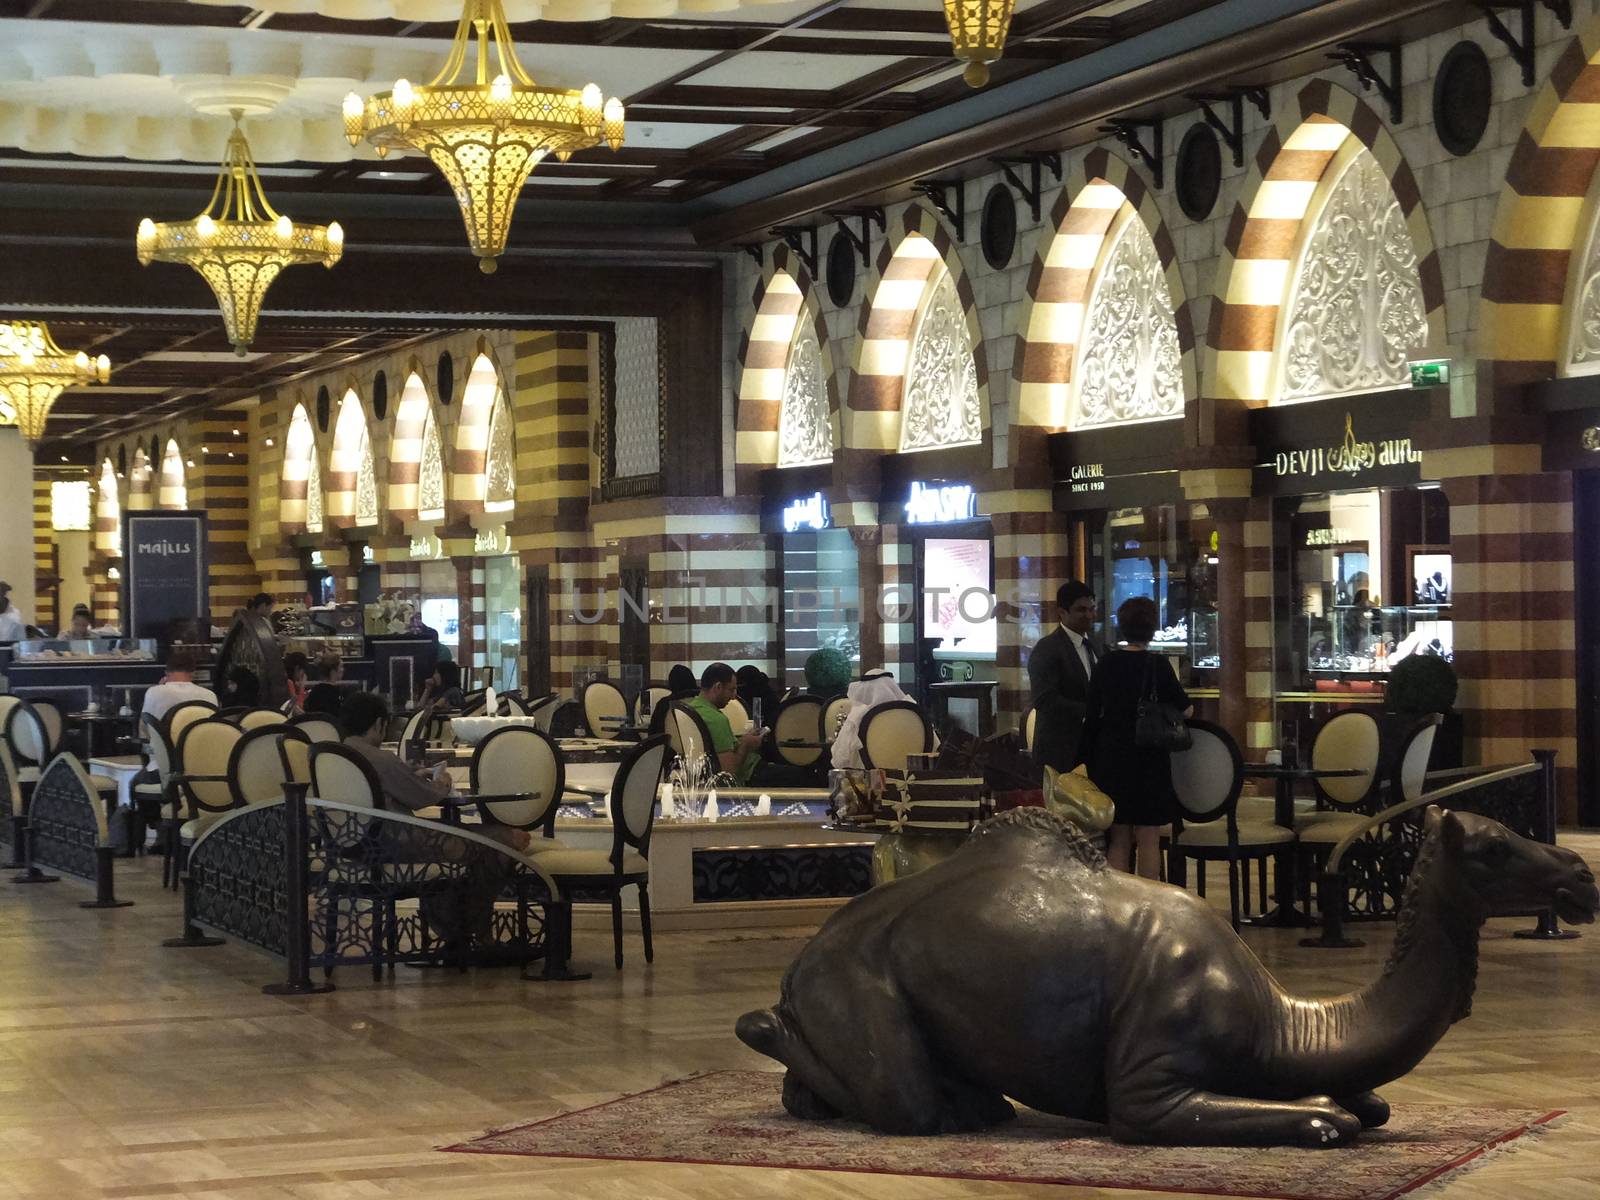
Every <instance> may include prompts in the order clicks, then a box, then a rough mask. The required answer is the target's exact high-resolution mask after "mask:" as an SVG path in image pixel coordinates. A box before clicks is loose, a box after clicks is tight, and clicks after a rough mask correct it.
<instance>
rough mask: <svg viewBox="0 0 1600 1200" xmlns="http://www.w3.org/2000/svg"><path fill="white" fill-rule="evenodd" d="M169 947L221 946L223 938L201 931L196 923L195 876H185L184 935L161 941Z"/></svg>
mask: <svg viewBox="0 0 1600 1200" xmlns="http://www.w3.org/2000/svg"><path fill="white" fill-rule="evenodd" d="M161 944H162V945H163V946H166V947H168V948H169V949H174V950H181V949H184V948H186V947H189V946H220V945H222V939H221V938H219V937H208V936H207V935H206V934H203V933H201V932H200V927H199V926H198V925H196V924H195V923H194V877H193V876H192V875H188V874H185V875H184V877H183V936H182V937H175V938H168V939H167V940H166V941H164V942H162V943H161Z"/></svg>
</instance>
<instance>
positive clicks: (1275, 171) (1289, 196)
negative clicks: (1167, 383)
mask: <svg viewBox="0 0 1600 1200" xmlns="http://www.w3.org/2000/svg"><path fill="white" fill-rule="evenodd" d="M1341 131H1343V132H1341ZM1349 136H1353V137H1355V138H1357V139H1358V140H1359V141H1360V142H1361V144H1362V145H1363V146H1365V147H1366V148H1367V149H1368V150H1370V151H1371V152H1372V154H1373V157H1374V158H1376V159H1377V161H1378V164H1379V166H1380V167H1382V169H1383V172H1384V174H1385V176H1386V177H1387V178H1388V180H1389V185H1390V187H1392V188H1393V189H1394V194H1395V198H1396V199H1397V200H1398V201H1399V203H1400V210H1401V212H1403V213H1404V214H1405V218H1406V226H1407V229H1408V230H1409V231H1410V234H1411V241H1412V244H1413V245H1414V246H1415V248H1416V252H1417V271H1418V274H1419V276H1420V277H1421V281H1422V302H1423V307H1424V309H1425V310H1426V312H1427V320H1428V336H1429V340H1430V342H1432V343H1433V344H1437V345H1441V346H1442V345H1443V344H1444V342H1445V339H1446V333H1445V329H1446V326H1445V311H1444V278H1443V275H1442V274H1441V272H1440V269H1439V255H1438V252H1437V250H1436V249H1435V248H1434V243H1433V235H1432V233H1431V232H1430V231H1429V229H1428V217H1427V213H1426V211H1424V209H1423V206H1422V196H1421V192H1420V190H1419V189H1418V187H1417V180H1416V177H1415V176H1414V175H1413V174H1412V172H1411V167H1410V166H1409V165H1408V164H1407V163H1406V161H1405V158H1404V157H1403V156H1402V155H1401V153H1400V148H1399V146H1397V145H1396V144H1395V140H1394V138H1393V137H1392V136H1390V133H1389V130H1388V129H1387V128H1386V127H1385V125H1384V123H1383V119H1382V118H1381V117H1379V116H1378V114H1377V113H1376V112H1375V111H1374V110H1373V109H1372V108H1370V107H1369V106H1368V105H1367V104H1366V103H1365V102H1363V101H1362V100H1361V99H1360V98H1359V97H1357V96H1355V95H1354V94H1353V93H1351V92H1348V91H1346V90H1345V89H1344V88H1342V87H1339V86H1338V85H1336V84H1334V83H1332V82H1330V81H1329V80H1326V79H1317V80H1313V81H1312V82H1311V83H1308V84H1307V85H1306V86H1305V87H1304V88H1302V89H1301V90H1300V94H1299V95H1298V96H1297V97H1296V98H1295V102H1294V103H1292V104H1288V105H1284V106H1282V107H1281V108H1280V110H1279V112H1278V115H1277V120H1276V121H1275V122H1274V124H1273V126H1272V128H1270V129H1268V130H1267V132H1266V136H1265V137H1264V138H1263V140H1262V143H1261V147H1260V149H1259V150H1257V151H1256V156H1255V159H1254V161H1253V162H1252V163H1251V165H1250V170H1249V171H1248V172H1247V174H1246V175H1245V178H1244V182H1243V185H1242V186H1241V188H1240V189H1239V193H1238V195H1239V199H1238V200H1236V201H1235V203H1234V208H1233V215H1232V217H1231V219H1230V220H1229V222H1228V233H1227V237H1226V239H1225V240H1224V243H1223V249H1222V254H1221V256H1220V260H1219V262H1218V263H1217V273H1216V287H1217V292H1216V294H1215V296H1214V297H1213V300H1212V304H1211V313H1210V319H1209V321H1208V323H1207V332H1206V351H1205V359H1204V363H1203V369H1202V374H1203V377H1204V379H1205V381H1206V391H1207V395H1208V396H1209V397H1211V398H1214V399H1229V400H1240V401H1243V402H1244V403H1245V405H1246V406H1247V407H1250V408H1260V407H1263V406H1265V405H1267V404H1269V403H1271V402H1272V400H1273V399H1274V391H1275V389H1276V386H1277V381H1276V375H1275V369H1276V363H1277V351H1278V325H1279V310H1280V309H1281V307H1282V305H1283V302H1284V298H1285V294H1286V292H1287V290H1288V286H1289V282H1290V280H1289V275H1290V272H1291V271H1292V270H1293V269H1294V262H1295V257H1296V254H1297V253H1298V250H1299V246H1300V242H1301V233H1302V226H1303V224H1304V220H1305V217H1306V214H1307V211H1308V210H1309V209H1310V207H1311V203H1312V200H1313V198H1314V197H1315V196H1316V195H1317V187H1318V184H1319V183H1320V181H1321V180H1322V178H1323V174H1324V172H1325V171H1326V170H1327V168H1328V165H1329V164H1330V163H1332V162H1333V161H1334V159H1335V157H1336V156H1337V154H1338V151H1339V148H1340V147H1341V146H1342V145H1343V144H1344V142H1345V139H1346V137H1349Z"/></svg>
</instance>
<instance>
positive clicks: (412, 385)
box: [385, 358, 443, 526]
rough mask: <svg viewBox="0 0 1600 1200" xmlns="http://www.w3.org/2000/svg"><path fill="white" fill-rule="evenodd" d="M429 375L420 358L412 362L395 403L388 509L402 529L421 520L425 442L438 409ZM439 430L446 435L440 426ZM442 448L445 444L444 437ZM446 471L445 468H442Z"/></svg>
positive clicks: (403, 375) (390, 453)
mask: <svg viewBox="0 0 1600 1200" xmlns="http://www.w3.org/2000/svg"><path fill="white" fill-rule="evenodd" d="M428 375H429V372H428V371H425V370H424V369H423V365H422V362H421V361H420V360H419V359H416V358H413V359H411V360H410V361H409V362H408V363H407V364H406V367H405V371H404V372H403V373H402V376H401V378H402V380H403V382H402V383H401V386H400V395H399V398H398V399H397V400H395V401H393V402H392V404H393V408H394V416H393V417H392V418H390V419H391V420H392V421H393V423H394V424H393V429H392V431H391V433H390V436H389V472H388V503H387V505H386V506H385V507H386V508H387V510H388V512H389V514H390V516H391V517H393V518H394V520H395V521H396V522H397V523H398V525H400V526H404V525H405V524H406V523H407V522H409V521H415V520H417V517H418V509H419V507H420V500H419V497H418V488H419V485H420V483H421V478H422V442H423V436H424V434H425V432H426V430H427V426H428V420H429V418H430V417H432V418H433V420H434V421H435V422H437V421H438V419H439V417H438V409H437V407H436V406H435V404H434V400H433V392H432V390H431V388H430V385H429V383H428ZM435 428H436V429H437V430H438V432H439V433H440V434H441V435H442V434H443V430H442V428H439V427H438V426H437V424H436V425H435ZM440 444H441V445H442V444H443V442H442V438H441V443H440ZM440 470H441V472H442V470H443V465H442V464H441V465H440Z"/></svg>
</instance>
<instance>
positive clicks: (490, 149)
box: [344, 0, 623, 274]
mask: <svg viewBox="0 0 1600 1200" xmlns="http://www.w3.org/2000/svg"><path fill="white" fill-rule="evenodd" d="M469 42H471V43H473V64H474V65H473V68H472V70H473V72H474V74H473V78H472V81H471V82H468V81H467V80H466V74H467V71H468V65H467V57H468V48H469V45H468V44H469ZM491 53H492V54H493V55H494V57H495V59H496V61H497V63H498V65H499V68H500V70H499V73H498V74H496V75H495V76H494V77H493V78H492V79H491V78H490V76H489V59H490V55H491ZM344 132H345V136H346V137H347V138H349V139H350V144H351V145H352V146H354V145H356V144H357V143H359V142H360V141H361V140H362V139H363V138H365V139H366V140H367V141H368V142H369V143H371V144H372V146H373V147H374V148H376V150H377V152H378V157H379V158H382V157H384V156H386V155H387V154H388V153H389V151H391V150H396V151H405V150H414V151H417V152H418V153H421V154H425V155H427V156H428V158H430V159H432V160H433V165H434V166H436V167H438V168H439V170H440V171H441V172H442V173H443V174H444V177H445V179H446V180H447V181H448V182H449V184H450V190H451V191H452V192H453V193H454V194H455V198H456V203H458V204H459V205H460V206H461V216H462V218H463V219H464V220H465V221H466V225H467V242H468V244H469V245H470V246H471V247H472V252H473V253H474V254H476V255H477V256H478V266H479V267H480V268H481V269H482V270H483V272H484V274H490V273H492V272H493V271H494V269H495V267H496V265H497V264H496V259H498V258H499V256H500V255H501V253H503V252H504V250H505V248H506V238H507V236H508V235H509V234H510V232H511V217H512V213H513V211H514V210H515V208H516V204H517V197H518V196H519V195H520V194H521V192H522V185H523V184H524V183H526V182H527V180H528V175H529V174H530V173H531V172H532V171H533V169H534V168H535V167H536V166H538V165H539V164H540V163H541V162H542V161H544V159H545V157H546V156H547V155H551V154H553V155H555V156H556V158H557V159H559V160H560V161H561V162H566V161H567V159H568V158H569V157H571V155H572V153H573V151H575V150H587V149H588V148H589V147H590V146H595V145H598V144H599V143H600V142H602V141H604V142H605V143H606V144H607V145H608V146H610V147H611V149H612V150H617V149H619V148H620V147H621V146H622V132H623V110H622V101H621V100H618V99H617V98H616V97H615V96H613V97H611V99H609V100H605V101H602V99H601V93H600V89H599V87H597V86H596V85H595V84H592V83H591V84H589V85H588V86H587V87H585V88H584V89H583V90H582V91H581V92H580V91H571V90H567V89H554V88H541V87H539V86H538V85H536V84H535V83H534V81H533V79H532V78H531V77H530V76H529V75H528V73H527V72H526V71H524V70H523V69H522V64H521V63H520V62H518V61H517V54H516V47H515V45H514V44H513V43H512V40H511V32H510V30H509V29H507V28H506V17H505V12H504V10H503V9H502V8H501V6H500V0H467V4H466V8H465V10H464V11H463V12H462V14H461V23H460V25H458V26H457V27H456V36H455V41H454V42H453V43H452V45H451V47H450V57H449V58H448V59H446V61H445V64H444V69H443V70H441V71H440V72H439V74H438V75H436V76H435V77H434V78H433V80H432V82H430V83H426V84H421V85H418V86H415V87H413V86H412V85H411V84H410V83H409V82H407V81H406V80H404V79H397V80H395V85H394V88H393V89H392V90H391V91H387V92H380V93H378V94H377V95H376V96H373V97H372V98H371V99H369V100H366V101H363V100H362V99H361V97H360V96H358V95H356V94H355V93H354V92H351V93H350V94H349V95H348V96H346V97H345V100H344Z"/></svg>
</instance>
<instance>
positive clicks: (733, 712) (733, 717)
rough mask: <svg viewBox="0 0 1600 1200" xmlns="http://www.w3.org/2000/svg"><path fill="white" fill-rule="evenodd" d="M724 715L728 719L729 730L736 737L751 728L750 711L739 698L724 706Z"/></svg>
mask: <svg viewBox="0 0 1600 1200" xmlns="http://www.w3.org/2000/svg"><path fill="white" fill-rule="evenodd" d="M722 715H723V716H725V717H727V718H728V728H729V729H731V730H733V736H734V737H738V736H739V735H740V734H741V733H743V732H744V731H745V730H746V729H749V728H750V710H749V709H748V708H746V707H745V706H744V701H743V700H741V699H739V697H737V696H735V697H734V698H733V699H732V700H729V701H728V702H727V704H725V705H723V706H722Z"/></svg>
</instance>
